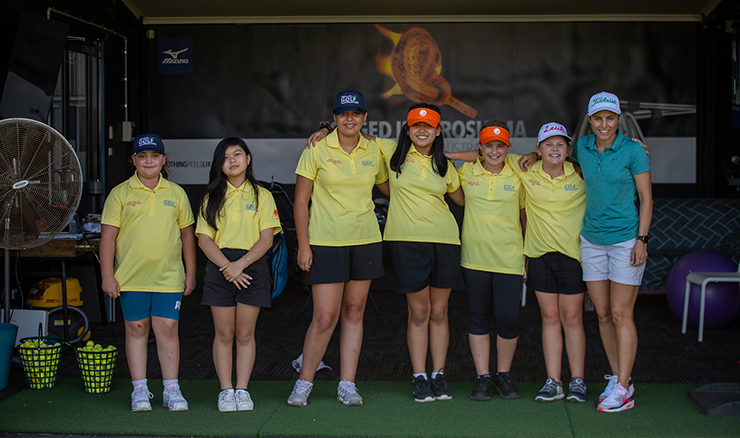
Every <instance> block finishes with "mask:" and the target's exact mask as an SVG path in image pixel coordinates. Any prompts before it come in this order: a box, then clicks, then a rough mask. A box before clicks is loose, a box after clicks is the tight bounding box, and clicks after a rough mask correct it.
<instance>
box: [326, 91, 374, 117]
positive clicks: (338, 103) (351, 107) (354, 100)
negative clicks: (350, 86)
mask: <svg viewBox="0 0 740 438" xmlns="http://www.w3.org/2000/svg"><path fill="white" fill-rule="evenodd" d="M347 111H356V112H358V113H361V114H365V113H366V112H367V105H365V97H364V96H363V95H362V93H360V92H359V91H355V90H347V91H340V92H339V93H337V97H335V98H334V114H337V115H340V114H343V113H346V112H347Z"/></svg>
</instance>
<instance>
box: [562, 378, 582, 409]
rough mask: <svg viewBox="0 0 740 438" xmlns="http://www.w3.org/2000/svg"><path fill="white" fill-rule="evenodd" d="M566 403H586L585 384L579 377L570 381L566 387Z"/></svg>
mask: <svg viewBox="0 0 740 438" xmlns="http://www.w3.org/2000/svg"><path fill="white" fill-rule="evenodd" d="M567 400H568V401H571V402H578V403H583V402H585V401H586V382H584V381H583V379H582V378H580V377H573V378H571V379H570V386H569V387H568V398H567Z"/></svg>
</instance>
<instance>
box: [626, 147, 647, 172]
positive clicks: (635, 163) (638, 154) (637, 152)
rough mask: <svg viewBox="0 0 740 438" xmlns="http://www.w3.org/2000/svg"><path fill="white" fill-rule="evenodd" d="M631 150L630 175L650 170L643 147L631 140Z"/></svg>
mask: <svg viewBox="0 0 740 438" xmlns="http://www.w3.org/2000/svg"><path fill="white" fill-rule="evenodd" d="M631 143H632V144H631V145H630V146H631V147H632V148H631V150H630V152H631V153H632V159H631V163H630V172H631V173H632V175H637V174H639V173H645V172H647V171H649V170H650V158H648V155H647V153H645V148H643V147H642V145H641V144H640V143H637V142H636V141H631Z"/></svg>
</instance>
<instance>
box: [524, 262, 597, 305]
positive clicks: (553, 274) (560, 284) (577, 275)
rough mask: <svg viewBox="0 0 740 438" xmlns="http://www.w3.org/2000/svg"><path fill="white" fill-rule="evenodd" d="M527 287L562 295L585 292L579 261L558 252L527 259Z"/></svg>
mask: <svg viewBox="0 0 740 438" xmlns="http://www.w3.org/2000/svg"><path fill="white" fill-rule="evenodd" d="M527 287H528V288H529V289H532V290H535V291H537V292H545V293H552V294H563V295H575V294H580V293H583V292H586V283H584V281H583V270H582V269H581V263H579V262H578V260H576V259H573V258H570V257H568V256H567V255H565V254H561V253H559V252H548V253H547V254H544V255H542V256H541V257H537V258H534V259H529V269H528V270H527Z"/></svg>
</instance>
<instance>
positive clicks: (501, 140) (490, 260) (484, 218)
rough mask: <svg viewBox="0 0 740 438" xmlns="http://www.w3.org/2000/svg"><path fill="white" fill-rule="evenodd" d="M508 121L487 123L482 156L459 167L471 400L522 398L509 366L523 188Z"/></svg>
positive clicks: (515, 331)
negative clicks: (511, 154) (511, 155)
mask: <svg viewBox="0 0 740 438" xmlns="http://www.w3.org/2000/svg"><path fill="white" fill-rule="evenodd" d="M510 147H511V143H510V140H509V131H508V129H507V128H506V124H505V123H504V122H499V121H494V122H488V121H487V122H484V123H483V127H482V129H481V131H480V140H479V142H478V148H479V149H478V155H479V156H478V157H477V159H476V160H475V162H473V163H465V164H464V165H462V166H461V167H460V168H459V169H458V173H459V174H460V183H461V184H462V187H463V191H464V192H465V217H464V219H463V230H462V257H461V266H462V268H463V269H462V272H463V277H464V279H465V285H466V287H467V290H468V299H469V301H470V326H469V329H468V340H469V342H470V352H471V353H472V355H473V361H474V362H475V368H476V372H477V374H478V377H477V380H476V385H475V388H474V389H473V392H472V394H471V395H470V399H471V400H478V401H484V400H490V399H491V395H492V393H493V391H496V392H498V394H499V397H501V398H503V399H514V398H518V397H519V391H518V390H517V388H516V386H515V385H514V382H513V381H512V379H511V373H510V371H511V363H512V361H513V359H514V352H515V351H516V345H517V341H518V339H519V296H520V293H521V290H522V274H523V273H524V256H523V254H522V245H523V235H522V229H523V228H524V224H525V223H526V220H525V216H524V210H523V208H524V190H523V188H522V185H521V181H520V179H519V177H518V176H517V174H516V173H515V172H514V170H513V169H512V168H511V166H510V165H509V164H508V163H507V160H506V157H507V154H508V151H509V148H510ZM494 310H495V316H496V332H497V336H496V352H497V353H496V357H497V363H496V373H495V374H493V375H492V374H491V372H490V369H489V358H490V348H491V335H490V329H491V320H492V317H493V314H494Z"/></svg>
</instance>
